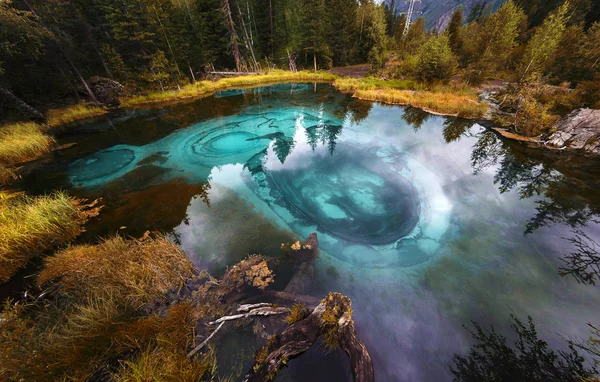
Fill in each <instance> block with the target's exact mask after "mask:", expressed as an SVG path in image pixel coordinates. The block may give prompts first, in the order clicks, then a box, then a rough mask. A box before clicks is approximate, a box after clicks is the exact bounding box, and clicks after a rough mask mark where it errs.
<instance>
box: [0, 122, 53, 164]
mask: <svg viewBox="0 0 600 382" xmlns="http://www.w3.org/2000/svg"><path fill="white" fill-rule="evenodd" d="M53 143H54V141H53V140H52V138H50V137H49V136H48V135H46V134H45V131H44V128H43V127H42V126H40V125H38V124H36V123H33V122H22V123H13V124H10V125H5V126H2V127H0V163H2V164H4V165H15V164H19V163H23V162H27V161H30V160H34V159H37V158H39V157H41V156H42V155H44V154H46V153H48V152H50V149H51V147H52V144H53Z"/></svg>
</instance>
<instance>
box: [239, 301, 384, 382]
mask: <svg viewBox="0 0 600 382" xmlns="http://www.w3.org/2000/svg"><path fill="white" fill-rule="evenodd" d="M319 337H323V341H324V343H325V345H326V346H327V347H330V348H336V347H338V346H339V347H341V348H342V349H343V350H344V351H345V352H346V353H347V354H348V356H349V357H350V366H351V368H352V375H354V380H355V381H357V382H370V381H374V372H373V361H372V360H371V356H370V355H369V352H368V350H367V348H366V346H365V345H364V344H363V343H362V341H361V340H360V339H359V338H358V335H357V334H356V330H354V322H353V321H352V309H351V302H350V299H349V298H348V297H345V296H343V295H341V294H339V293H330V294H329V295H328V296H327V297H326V298H325V299H324V300H323V301H322V302H321V303H320V304H319V305H318V306H317V307H316V308H315V309H314V310H313V311H312V313H310V314H308V315H307V316H306V317H305V318H302V319H300V320H299V321H297V322H294V323H293V324H292V325H291V326H290V327H288V328H287V329H286V330H284V331H283V333H281V334H280V335H277V336H275V337H274V338H273V339H272V340H270V341H269V342H268V343H267V345H265V348H263V349H261V350H259V351H258V352H257V356H256V357H255V360H256V362H255V363H254V366H252V368H251V369H250V370H249V372H248V374H247V375H246V377H245V378H244V381H246V382H254V381H255V382H260V381H270V380H272V379H274V378H275V376H276V375H277V372H278V371H279V369H280V368H281V367H282V366H283V365H285V364H286V363H287V361H288V360H289V359H291V358H293V357H297V356H299V355H301V354H302V353H304V352H305V351H307V350H308V349H309V348H310V347H311V346H312V345H313V344H314V343H315V342H316V341H317V339H319ZM261 353H263V354H264V353H266V354H267V356H266V357H264V356H263V357H259V356H258V355H259V354H261Z"/></svg>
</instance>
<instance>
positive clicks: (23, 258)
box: [0, 192, 97, 282]
mask: <svg viewBox="0 0 600 382" xmlns="http://www.w3.org/2000/svg"><path fill="white" fill-rule="evenodd" d="M84 209H85V207H84V206H82V205H81V203H80V202H79V201H77V200H74V199H73V198H71V197H69V196H67V195H66V194H64V193H60V192H59V193H54V194H51V195H46V196H39V197H29V196H24V195H22V194H9V193H6V192H0V282H2V281H6V280H8V279H9V278H10V277H11V276H12V275H13V274H14V273H15V272H16V271H17V270H18V269H19V268H21V267H23V266H24V265H25V264H26V263H27V262H28V261H29V260H30V259H31V258H32V257H34V256H36V255H40V254H42V253H43V252H44V251H47V250H50V249H52V248H55V247H56V246H58V245H61V244H63V243H66V242H68V241H70V240H72V239H73V238H75V237H76V236H77V235H79V234H80V233H81V232H82V230H83V228H82V227H83V224H84V223H85V222H86V221H87V220H88V218H89V217H90V216H91V215H93V214H95V213H97V212H96V211H94V212H92V211H84Z"/></svg>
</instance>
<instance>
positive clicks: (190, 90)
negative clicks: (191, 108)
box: [121, 70, 337, 107]
mask: <svg viewBox="0 0 600 382" xmlns="http://www.w3.org/2000/svg"><path fill="white" fill-rule="evenodd" d="M336 78H337V77H336V76H334V75H333V74H329V73H325V72H317V73H315V72H309V71H300V72H297V73H292V72H289V71H284V70H273V71H271V72H269V73H267V74H256V75H248V76H239V77H232V78H223V79H220V80H218V81H214V82H213V81H198V82H196V83H195V84H191V85H187V86H184V87H182V88H181V90H168V91H164V92H154V93H150V94H147V95H143V96H139V97H133V98H126V99H123V100H122V101H121V105H122V106H125V107H135V106H140V105H144V104H148V103H157V102H170V101H176V100H182V99H188V98H197V97H204V96H208V95H211V94H212V93H213V92H215V91H219V90H224V89H227V88H232V87H244V86H255V85H262V84H270V83H277V82H303V81H333V80H335V79H336Z"/></svg>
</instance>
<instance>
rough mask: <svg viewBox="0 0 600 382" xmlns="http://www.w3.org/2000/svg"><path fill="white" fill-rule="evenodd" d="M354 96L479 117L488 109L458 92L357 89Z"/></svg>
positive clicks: (472, 97)
mask: <svg viewBox="0 0 600 382" xmlns="http://www.w3.org/2000/svg"><path fill="white" fill-rule="evenodd" d="M354 96H355V97H357V98H360V99H365V100H370V101H379V102H385V103H390V104H398V105H410V106H414V107H418V108H420V109H423V110H425V111H428V112H432V113H437V114H443V115H450V116H459V117H463V118H480V117H483V116H484V115H485V113H486V112H487V110H488V107H489V106H488V104H486V103H481V102H478V100H477V98H476V97H475V96H473V95H468V94H461V93H460V92H457V93H455V92H437V91H412V90H396V89H377V90H357V91H356V93H355V94H354Z"/></svg>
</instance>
